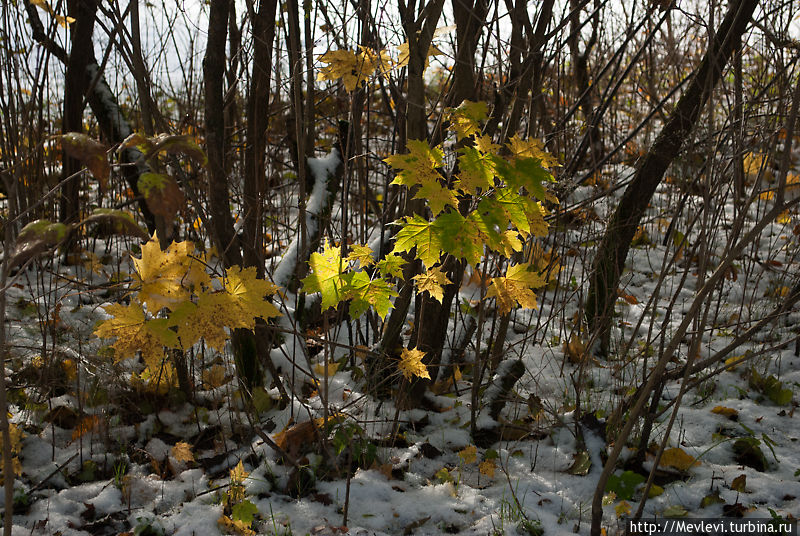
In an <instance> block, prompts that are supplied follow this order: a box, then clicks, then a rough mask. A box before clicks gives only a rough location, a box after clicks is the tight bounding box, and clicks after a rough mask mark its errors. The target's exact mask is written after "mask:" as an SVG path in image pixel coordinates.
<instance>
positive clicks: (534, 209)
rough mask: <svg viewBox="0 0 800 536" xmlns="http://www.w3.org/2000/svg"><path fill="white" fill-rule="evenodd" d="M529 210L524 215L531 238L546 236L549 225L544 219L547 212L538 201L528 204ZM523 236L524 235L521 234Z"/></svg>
mask: <svg viewBox="0 0 800 536" xmlns="http://www.w3.org/2000/svg"><path fill="white" fill-rule="evenodd" d="M528 208H529V210H528V211H527V213H526V216H527V217H528V224H529V225H530V227H531V228H530V234H532V235H533V236H547V232H548V229H549V228H550V225H549V224H548V223H547V222H546V221H545V219H544V217H545V215H547V210H546V209H545V208H544V207H543V206H542V204H541V203H539V202H538V201H537V202H535V203H530V205H529V207H528ZM523 234H524V233H523Z"/></svg>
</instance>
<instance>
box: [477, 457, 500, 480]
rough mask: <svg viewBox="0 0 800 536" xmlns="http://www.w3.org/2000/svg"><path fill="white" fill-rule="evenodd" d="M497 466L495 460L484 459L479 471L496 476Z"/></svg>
mask: <svg viewBox="0 0 800 536" xmlns="http://www.w3.org/2000/svg"><path fill="white" fill-rule="evenodd" d="M495 467H496V466H495V464H494V460H484V461H482V462H481V463H480V465H478V471H480V473H481V474H482V475H486V476H488V477H489V478H494V471H495Z"/></svg>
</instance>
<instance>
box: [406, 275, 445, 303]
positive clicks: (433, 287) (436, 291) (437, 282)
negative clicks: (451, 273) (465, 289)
mask: <svg viewBox="0 0 800 536" xmlns="http://www.w3.org/2000/svg"><path fill="white" fill-rule="evenodd" d="M414 281H416V282H417V292H429V293H430V295H431V296H433V298H434V299H435V300H436V301H438V302H439V303H442V297H443V296H444V289H443V288H442V287H443V286H444V285H449V284H451V283H452V282H451V281H450V280H449V279H447V276H446V275H445V274H444V272H442V271H441V269H440V268H439V267H438V266H437V267H434V268H431V269H429V270H428V271H427V272H425V273H424V274H419V275H415V276H414Z"/></svg>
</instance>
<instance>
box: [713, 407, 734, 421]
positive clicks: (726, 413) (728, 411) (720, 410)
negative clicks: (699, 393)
mask: <svg viewBox="0 0 800 536" xmlns="http://www.w3.org/2000/svg"><path fill="white" fill-rule="evenodd" d="M711 413H716V414H717V415H722V416H723V417H727V418H728V419H731V420H735V419H737V418H738V417H739V411H738V410H735V409H733V408H728V407H725V406H715V407H714V409H712V410H711Z"/></svg>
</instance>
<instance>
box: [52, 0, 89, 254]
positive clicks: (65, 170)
mask: <svg viewBox="0 0 800 536" xmlns="http://www.w3.org/2000/svg"><path fill="white" fill-rule="evenodd" d="M67 10H68V14H69V16H70V17H73V18H74V19H75V22H74V23H73V26H72V28H71V31H70V45H71V48H70V52H69V57H68V58H67V62H66V63H67V70H66V74H65V77H64V118H63V123H62V132H63V133H64V134H66V133H67V132H82V131H83V106H84V101H83V96H84V94H85V93H86V88H87V85H88V83H89V82H88V80H87V77H86V67H87V65H88V64H89V58H91V57H92V56H93V51H92V33H93V32H94V19H95V14H96V12H97V3H96V1H95V0H70V1H69V2H67ZM62 163H63V167H62V179H66V178H67V177H73V178H72V179H70V180H69V181H67V182H65V183H64V186H63V188H62V192H61V199H60V203H59V205H60V220H61V222H62V223H74V222H76V221H77V220H78V218H79V217H80V199H79V196H80V187H81V181H80V180H79V178H78V176H77V174H78V172H80V170H81V169H83V164H82V163H81V162H80V160H77V159H75V158H72V157H71V156H69V155H68V154H67V153H66V152H63V153H62ZM70 242H72V239H70ZM67 248H68V249H71V247H70V245H68V246H67Z"/></svg>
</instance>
